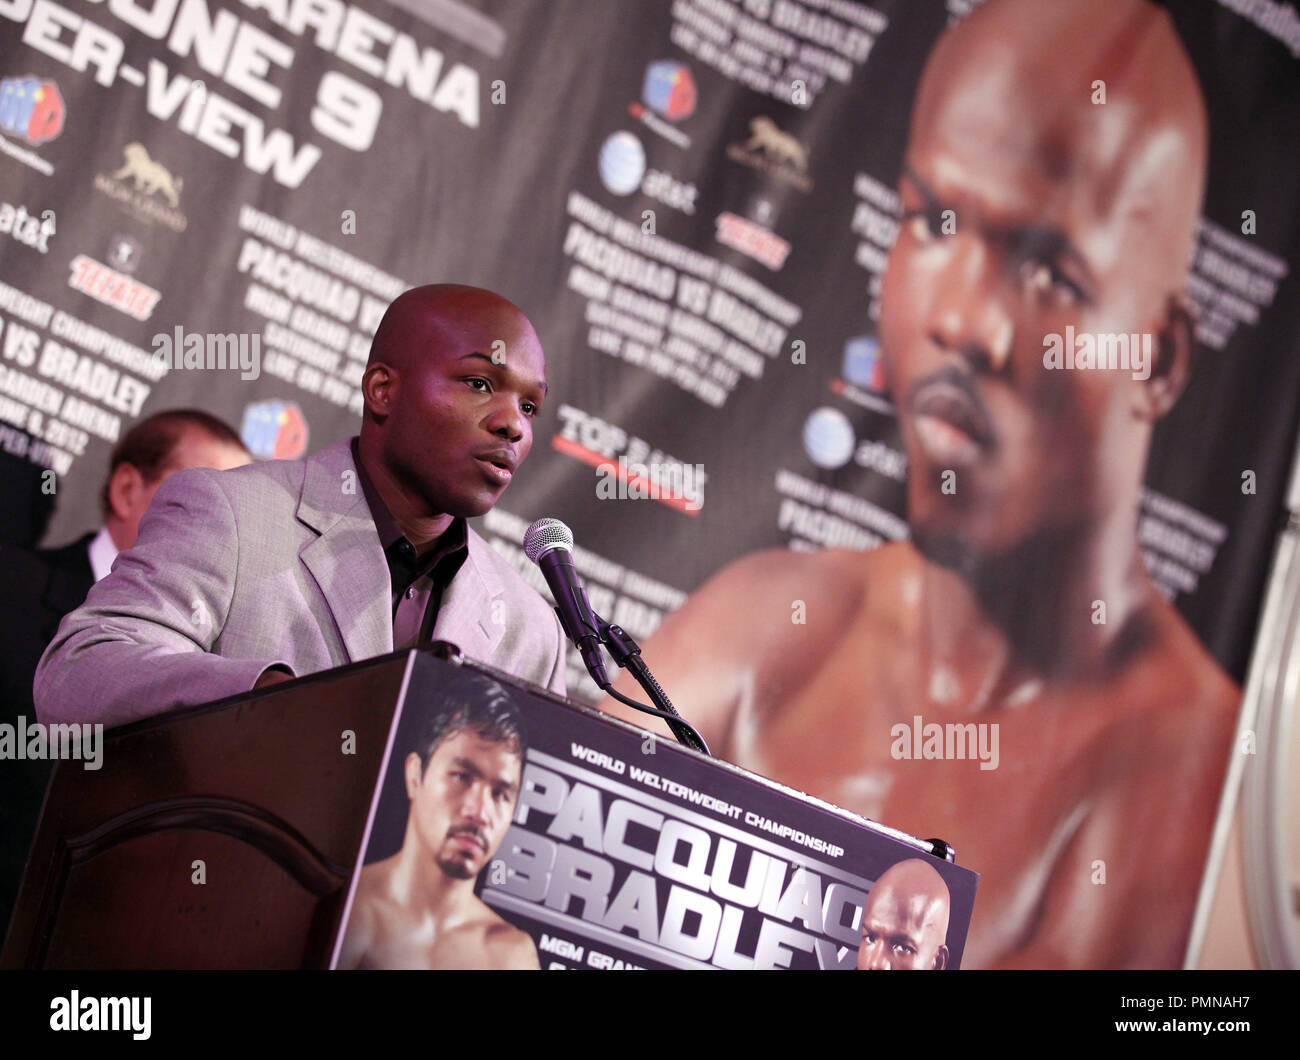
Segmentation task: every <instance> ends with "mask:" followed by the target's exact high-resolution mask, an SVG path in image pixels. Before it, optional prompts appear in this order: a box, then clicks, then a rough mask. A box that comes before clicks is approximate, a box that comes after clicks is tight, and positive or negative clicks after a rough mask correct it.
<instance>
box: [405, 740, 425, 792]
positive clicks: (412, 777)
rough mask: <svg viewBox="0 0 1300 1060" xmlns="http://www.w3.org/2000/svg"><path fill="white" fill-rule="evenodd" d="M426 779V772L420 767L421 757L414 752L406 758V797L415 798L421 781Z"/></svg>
mask: <svg viewBox="0 0 1300 1060" xmlns="http://www.w3.org/2000/svg"><path fill="white" fill-rule="evenodd" d="M423 777H424V770H423V769H422V768H421V767H420V756H419V755H418V754H416V753H415V752H414V751H412V752H411V753H410V754H409V755H407V756H406V797H407V798H408V799H413V798H415V792H416V789H417V788H419V786H420V781H421V780H422V779H423Z"/></svg>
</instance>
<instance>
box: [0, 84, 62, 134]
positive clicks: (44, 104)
mask: <svg viewBox="0 0 1300 1060" xmlns="http://www.w3.org/2000/svg"><path fill="white" fill-rule="evenodd" d="M65 113H66V109H65V107H64V105H63V96H62V95H61V94H60V93H59V86H58V85H57V84H55V83H54V82H53V81H50V80H48V79H46V78H39V77H31V76H26V77H6V78H4V79H3V80H0V130H3V131H4V132H7V133H8V134H9V135H10V136H21V137H22V138H23V139H24V140H26V141H27V142H28V143H29V144H34V145H40V144H44V143H49V142H50V141H51V140H53V139H55V138H56V137H57V136H58V135H59V133H61V132H63V118H64V115H65Z"/></svg>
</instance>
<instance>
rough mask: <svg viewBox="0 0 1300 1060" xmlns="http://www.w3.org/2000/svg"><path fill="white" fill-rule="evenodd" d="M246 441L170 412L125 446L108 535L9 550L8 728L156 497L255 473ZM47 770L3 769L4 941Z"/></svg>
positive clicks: (2, 683) (30, 766) (3, 619)
mask: <svg viewBox="0 0 1300 1060" xmlns="http://www.w3.org/2000/svg"><path fill="white" fill-rule="evenodd" d="M251 461H252V456H251V455H250V454H249V452H248V450H247V449H245V448H244V444H243V442H241V441H240V440H239V435H238V434H236V433H235V431H234V430H232V429H231V428H230V427H229V426H227V425H226V424H225V423H223V422H222V421H221V420H219V419H217V417H215V416H213V415H210V414H209V413H207V412H203V411H201V410H199V409H168V410H166V411H164V412H159V413H156V414H155V415H153V416H150V417H149V418H148V419H145V420H142V421H141V422H139V423H137V424H136V425H135V426H134V427H132V428H131V430H129V431H128V432H127V433H126V435H125V436H124V437H123V438H122V439H121V440H120V441H119V442H118V443H117V446H116V447H115V448H114V449H113V454H112V456H111V457H110V458H109V465H108V477H107V478H106V479H105V480H104V488H103V491H102V493H101V495H100V507H101V509H102V511H103V515H104V525H103V526H101V527H100V528H99V530H98V531H97V532H95V531H92V532H89V533H87V534H85V535H83V536H82V537H80V538H78V539H77V540H76V541H74V542H72V543H71V544H70V545H64V546H62V547H61V548H48V549H38V550H36V551H28V550H26V549H21V548H15V547H11V546H4V547H0V568H2V569H3V570H4V572H5V573H4V583H5V592H4V593H2V594H0V638H3V644H4V651H3V652H2V653H0V705H2V706H3V711H4V714H3V718H2V719H0V720H2V721H3V722H4V723H5V724H10V725H17V723H18V719H19V718H20V717H25V718H27V720H28V721H29V722H35V720H36V714H35V709H34V707H33V705H32V678H33V677H34V675H35V673H36V664H37V662H39V661H40V658H41V653H42V652H43V651H44V650H45V646H46V645H47V644H49V642H50V641H51V640H53V639H54V634H55V633H56V632H58V629H59V622H61V621H62V619H63V616H64V615H66V614H67V613H68V612H69V611H71V610H73V609H74V608H76V607H80V606H81V603H82V601H83V600H85V598H86V593H87V592H89V591H90V587H91V586H92V585H94V584H95V582H97V581H99V580H100V579H101V578H103V577H104V575H106V574H107V573H108V572H109V570H110V569H112V566H113V561H114V560H115V559H117V554H118V553H119V552H125V551H126V550H127V549H128V548H130V547H131V546H132V545H134V544H135V538H136V534H137V532H138V531H139V527H140V517H141V516H142V515H144V513H145V511H146V510H147V509H148V507H149V502H150V501H151V500H152V499H153V495H154V493H155V492H156V491H157V489H158V487H159V486H161V485H162V484H163V481H164V480H165V479H166V478H167V477H168V476H169V475H171V474H172V473H173V472H176V471H180V470H182V469H184V468H191V467H212V468H219V469H226V468H232V467H240V466H242V465H244V464H247V463H250V462H251ZM49 772H50V769H49V765H48V763H46V762H44V761H39V760H38V761H30V760H23V761H16V760H0V937H2V936H3V932H4V930H5V928H6V927H7V926H8V923H9V915H10V912H11V911H12V908H13V901H14V898H15V897H16V896H17V893H18V884H19V882H20V881H21V879H22V873H23V865H24V864H25V862H26V860H27V848H28V847H29V846H30V845H31V841H32V835H33V833H34V831H35V826H36V817H37V815H38V814H39V812H40V808H41V798H42V796H43V795H44V792H45V784H46V781H47V780H48V778H49Z"/></svg>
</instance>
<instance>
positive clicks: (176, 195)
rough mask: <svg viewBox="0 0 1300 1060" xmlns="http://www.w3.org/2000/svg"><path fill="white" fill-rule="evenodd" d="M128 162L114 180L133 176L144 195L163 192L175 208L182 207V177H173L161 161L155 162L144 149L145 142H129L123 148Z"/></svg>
mask: <svg viewBox="0 0 1300 1060" xmlns="http://www.w3.org/2000/svg"><path fill="white" fill-rule="evenodd" d="M122 155H123V157H124V158H125V159H126V164H125V165H124V166H122V168H121V169H119V170H118V171H117V172H116V173H114V174H113V179H114V180H123V179H125V178H126V177H131V178H132V179H133V180H134V181H135V190H136V191H138V192H140V193H141V194H144V195H153V194H154V193H155V192H161V193H162V194H163V195H164V196H165V197H166V198H167V201H168V202H169V203H171V205H172V208H173V209H178V208H179V207H180V201H181V178H180V177H173V176H172V175H171V172H170V171H169V170H168V169H167V167H166V166H164V165H163V164H162V163H161V162H155V161H154V160H153V159H151V158H150V157H149V152H148V151H146V150H145V149H144V144H140V143H134V144H127V145H126V146H125V147H124V148H122Z"/></svg>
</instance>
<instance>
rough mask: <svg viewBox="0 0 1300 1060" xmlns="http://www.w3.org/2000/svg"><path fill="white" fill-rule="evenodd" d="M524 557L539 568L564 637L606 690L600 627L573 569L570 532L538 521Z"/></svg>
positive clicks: (553, 521)
mask: <svg viewBox="0 0 1300 1060" xmlns="http://www.w3.org/2000/svg"><path fill="white" fill-rule="evenodd" d="M524 554H525V555H527V556H528V558H529V559H531V560H532V561H533V562H534V563H536V564H537V565H538V566H539V567H541V568H542V575H543V577H545V578H546V585H547V587H548V588H549V589H550V590H551V595H552V596H553V597H555V611H556V614H558V615H559V616H560V625H561V626H562V627H563V628H564V635H565V636H566V637H568V638H569V640H570V641H572V642H573V645H574V647H576V648H577V649H578V651H579V653H580V654H581V655H582V661H583V663H584V664H585V665H586V667H587V672H588V673H590V674H591V676H592V678H593V679H594V680H595V682H596V684H598V685H599V686H600V687H601V688H602V689H603V688H608V687H609V674H608V673H607V672H606V670H605V659H604V657H603V656H602V655H601V653H600V644H601V635H600V627H599V625H598V624H597V622H596V616H595V615H594V614H593V613H592V610H591V603H590V602H589V601H588V600H587V593H586V590H584V589H583V587H582V579H580V578H579V577H578V571H577V569H576V568H575V567H574V565H573V531H571V530H570V529H569V528H568V527H567V526H565V525H564V524H563V523H562V522H560V520H558V519H538V520H537V521H536V522H534V523H533V524H532V526H530V527H529V528H528V531H527V532H526V533H525V534H524Z"/></svg>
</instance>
